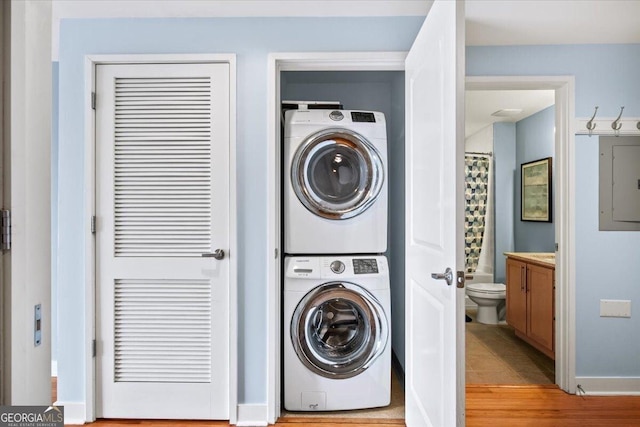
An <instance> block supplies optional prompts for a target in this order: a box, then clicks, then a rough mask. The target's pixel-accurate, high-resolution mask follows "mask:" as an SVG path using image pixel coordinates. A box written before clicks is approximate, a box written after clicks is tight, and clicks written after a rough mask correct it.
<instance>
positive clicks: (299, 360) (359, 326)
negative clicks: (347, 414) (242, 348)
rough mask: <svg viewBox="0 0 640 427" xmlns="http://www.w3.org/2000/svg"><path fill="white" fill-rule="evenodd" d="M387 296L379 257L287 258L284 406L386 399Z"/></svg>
mask: <svg viewBox="0 0 640 427" xmlns="http://www.w3.org/2000/svg"><path fill="white" fill-rule="evenodd" d="M390 298H391V297H390V291H389V268H388V265H387V259H386V258H385V257H384V256H339V255H338V256H323V257H287V258H285V279H284V313H283V316H284V317H283V323H284V334H283V341H284V344H283V348H284V366H283V368H284V407H285V409H287V410H289V411H337V410H348V409H362V408H374V407H380V406H387V405H389V403H390V402H391V336H390V335H391V332H390V331H391V325H390V321H391V303H390Z"/></svg>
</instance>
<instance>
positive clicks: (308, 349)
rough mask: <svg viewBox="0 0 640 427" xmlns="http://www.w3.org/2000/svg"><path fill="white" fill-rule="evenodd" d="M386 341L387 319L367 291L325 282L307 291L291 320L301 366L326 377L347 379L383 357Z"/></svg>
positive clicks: (356, 287)
mask: <svg viewBox="0 0 640 427" xmlns="http://www.w3.org/2000/svg"><path fill="white" fill-rule="evenodd" d="M388 337H389V329H388V322H387V317H386V314H385V313H384V310H383V309H382V306H381V305H380V303H379V302H378V300H377V299H376V298H375V297H374V296H373V295H372V294H371V293H370V292H369V291H367V290H366V289H364V288H362V287H360V286H358V285H356V284H353V283H348V282H329V283H326V284H324V285H321V286H318V287H317V288H315V289H313V290H312V291H311V292H309V293H308V294H307V295H306V296H305V297H304V298H303V299H302V300H301V301H300V303H299V304H298V306H297V307H296V310H295V311H294V313H293V317H292V319H291V341H292V343H293V348H294V349H295V352H296V354H297V355H298V358H299V359H300V361H301V362H302V363H303V364H304V365H305V366H306V367H307V368H309V369H310V370H311V371H312V372H314V373H316V374H318V375H321V376H323V377H327V378H336V379H341V378H351V377H354V376H356V375H358V374H360V373H361V372H363V371H364V370H365V369H367V368H368V367H369V366H371V364H372V363H373V362H374V361H375V360H376V359H377V358H378V357H379V356H380V355H381V354H382V352H383V351H384V349H385V347H386V345H387V339H388Z"/></svg>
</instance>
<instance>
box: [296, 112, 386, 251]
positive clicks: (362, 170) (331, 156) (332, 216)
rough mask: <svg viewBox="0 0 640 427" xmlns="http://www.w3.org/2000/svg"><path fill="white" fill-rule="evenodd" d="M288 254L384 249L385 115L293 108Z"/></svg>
mask: <svg viewBox="0 0 640 427" xmlns="http://www.w3.org/2000/svg"><path fill="white" fill-rule="evenodd" d="M284 164H285V167H286V169H285V173H284V237H285V243H284V250H285V253H287V254H292V255H293V254H336V253H339V254H359V253H382V252H385V251H386V250H387V209H388V207H387V130H386V124H385V117H384V114H382V113H379V112H372V111H350V110H291V111H287V112H286V114H285V126H284Z"/></svg>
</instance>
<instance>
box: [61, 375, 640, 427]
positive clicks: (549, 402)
mask: <svg viewBox="0 0 640 427" xmlns="http://www.w3.org/2000/svg"><path fill="white" fill-rule="evenodd" d="M52 389H53V392H54V396H55V393H56V387H55V382H54V383H53V384H52ZM54 400H55V399H54ZM466 412H467V424H466V425H467V427H478V426H482V427H485V426H489V427H519V426H535V427H578V426H579V427H596V426H597V427H603V426H611V427H639V426H640V396H607V397H603V396H574V395H570V394H566V393H565V392H563V391H562V390H560V389H558V388H557V387H555V386H488V385H468V386H467V388H466ZM402 424H403V422H402V420H383V419H357V418H352V419H347V418H344V419H339V420H336V419H323V418H320V419H309V418H304V419H301V418H287V419H281V420H279V422H278V423H277V424H276V426H280V427H303V426H309V427H334V426H340V425H345V426H348V427H366V426H375V427H398V425H402ZM228 425H229V424H228V423H227V422H223V421H151V420H98V421H96V422H95V423H92V424H90V426H95V427H133V426H143V427H176V426H185V427H210V426H211V427H213V426H228ZM443 427H444V426H443Z"/></svg>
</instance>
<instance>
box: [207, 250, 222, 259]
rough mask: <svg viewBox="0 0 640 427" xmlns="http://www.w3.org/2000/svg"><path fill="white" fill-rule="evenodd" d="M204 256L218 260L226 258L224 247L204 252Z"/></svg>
mask: <svg viewBox="0 0 640 427" xmlns="http://www.w3.org/2000/svg"><path fill="white" fill-rule="evenodd" d="M202 256H203V257H204V258H215V259H217V260H221V259H224V249H216V250H215V252H213V253H206V254H202Z"/></svg>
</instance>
